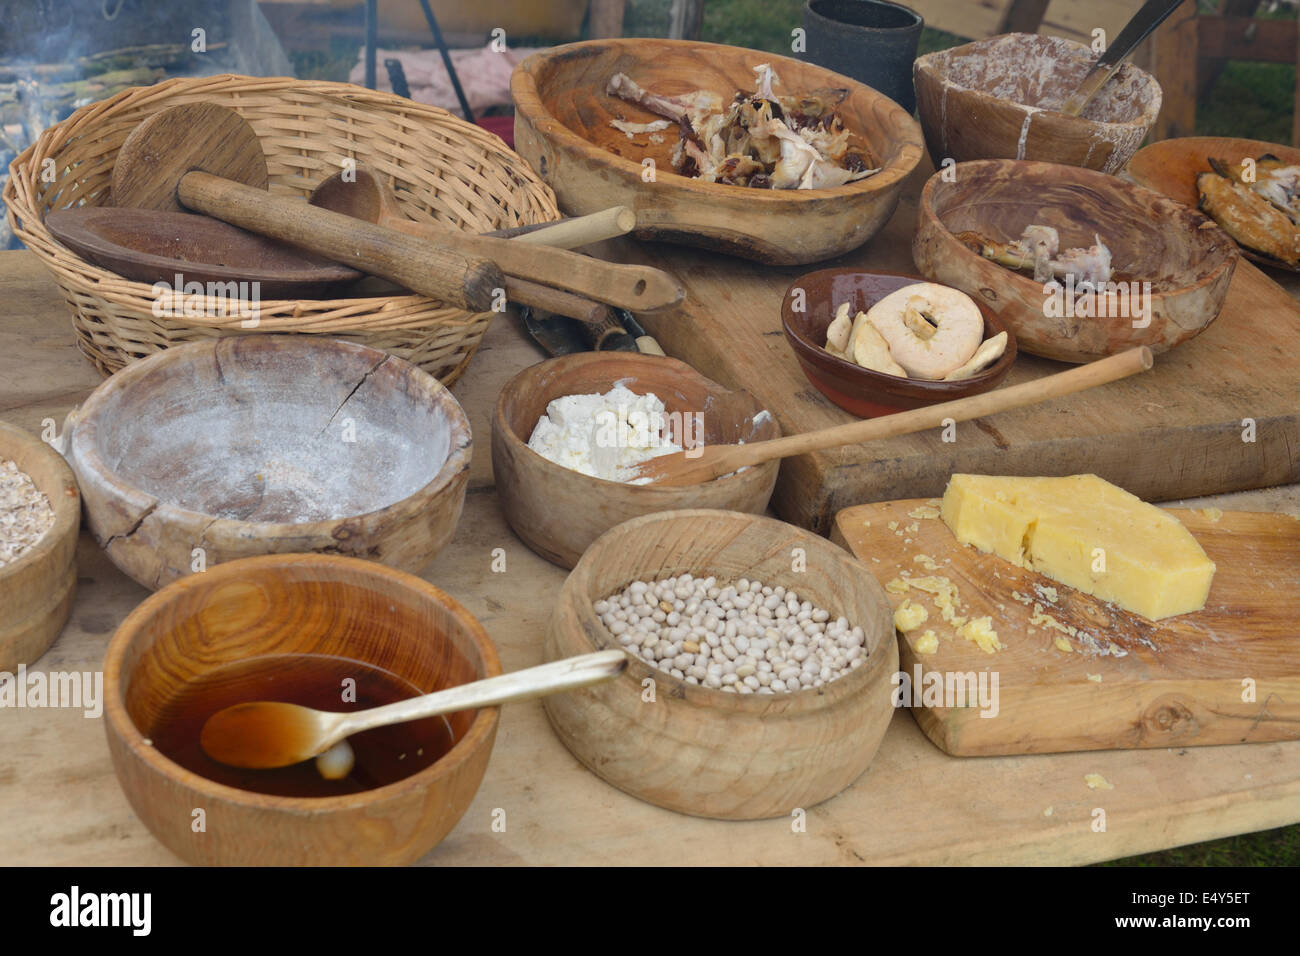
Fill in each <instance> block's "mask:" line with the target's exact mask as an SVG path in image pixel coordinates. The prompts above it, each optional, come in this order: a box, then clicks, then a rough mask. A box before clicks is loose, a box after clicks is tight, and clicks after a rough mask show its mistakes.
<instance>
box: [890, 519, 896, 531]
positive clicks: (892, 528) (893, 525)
mask: <svg viewBox="0 0 1300 956" xmlns="http://www.w3.org/2000/svg"><path fill="white" fill-rule="evenodd" d="M889 530H890V531H897V530H898V522H897V521H891V522H889Z"/></svg>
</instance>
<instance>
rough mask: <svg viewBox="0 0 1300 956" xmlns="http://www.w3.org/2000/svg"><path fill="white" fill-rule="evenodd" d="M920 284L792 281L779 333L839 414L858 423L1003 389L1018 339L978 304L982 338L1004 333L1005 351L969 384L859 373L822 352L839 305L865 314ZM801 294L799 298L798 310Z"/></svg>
mask: <svg viewBox="0 0 1300 956" xmlns="http://www.w3.org/2000/svg"><path fill="white" fill-rule="evenodd" d="M924 281H925V280H924V279H922V278H921V277H920V276H909V275H902V274H900V273H897V272H863V271H861V270H860V269H821V270H818V271H817V272H810V273H808V274H807V275H802V276H800V277H799V278H797V279H795V280H794V282H792V283H791V284H790V288H789V289H787V290H786V293H785V299H784V300H782V302H781V327H782V328H783V329H784V330H785V338H786V341H787V342H789V343H790V348H792V349H793V350H794V354H795V357H796V358H798V359H799V365H800V367H802V368H803V372H804V374H805V375H807V376H808V381H810V382H812V383H813V385H814V386H816V388H817V390H818V391H819V392H821V393H822V394H823V395H825V396H826V397H827V398H829V399H830V400H831V401H832V402H834V403H835V404H836V405H838V406H839V407H840V408H842V409H844V410H845V411H846V412H850V413H851V414H854V415H858V416H860V417H862V418H874V417H876V416H877V415H892V414H893V413H894V412H897V411H902V410H903V409H907V408H920V407H922V406H924V405H934V404H936V403H938V402H951V401H955V400H956V399H959V398H966V397H967V396H969V395H978V394H979V393H980V392H987V391H988V390H989V389H991V388H996V387H997V386H998V385H999V384H1001V382H1002V380H1003V379H1004V378H1006V377H1007V373H1008V372H1010V371H1011V366H1012V365H1014V364H1015V362H1016V337H1015V336H1014V335H1012V334H1011V332H1010V330H1009V329H1007V327H1006V326H1005V325H1004V324H1003V322H1002V320H1001V319H999V318H998V317H997V314H996V313H994V312H993V311H992V310H991V309H989V308H988V306H986V305H983V304H982V303H980V302H979V301H978V300H976V302H975V304H976V305H977V306H978V307H979V310H980V314H981V315H983V317H984V338H985V339H990V338H992V337H993V336H995V335H997V334H998V333H999V332H1006V333H1007V348H1006V351H1005V352H1003V353H1002V356H1001V358H999V359H998V360H997V361H996V362H994V363H993V364H992V365H990V366H989V367H988V368H986V369H985V370H984V371H982V372H980V373H979V374H978V375H972V376H971V377H970V378H964V379H961V380H960V381H957V382H942V381H940V382H934V381H927V380H926V379H921V378H901V377H899V376H897V375H886V374H885V373H884V372H876V371H873V370H871V369H869V368H863V367H862V366H861V365H858V364H857V363H856V362H850V361H849V360H848V359H846V358H840V357H839V356H836V355H832V354H831V353H830V352H827V351H826V348H825V345H826V330H827V329H828V328H829V327H830V324H831V321H832V320H833V319H834V317H835V310H836V309H837V308H839V306H840V305H841V304H842V303H844V302H848V303H850V305H851V309H850V311H849V314H850V315H856V314H857V313H858V312H866V311H868V310H869V309H870V308H871V307H872V306H873V305H875V304H876V303H877V302H879V301H880V300H881V299H883V298H884V297H885V296H887V295H889V294H890V293H891V292H894V291H896V290H898V289H901V288H903V287H904V286H908V285H911V284H912V283H915V282H924ZM799 290H802V292H801V293H800V294H799V298H798V303H799V308H798V309H796V308H795V301H796V293H797V292H799Z"/></svg>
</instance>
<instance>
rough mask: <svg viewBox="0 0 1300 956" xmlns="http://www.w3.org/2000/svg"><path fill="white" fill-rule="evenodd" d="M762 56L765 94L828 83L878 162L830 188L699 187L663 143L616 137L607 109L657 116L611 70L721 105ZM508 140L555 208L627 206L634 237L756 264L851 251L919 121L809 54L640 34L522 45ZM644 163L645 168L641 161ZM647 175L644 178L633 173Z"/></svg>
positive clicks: (903, 170) (886, 204)
mask: <svg viewBox="0 0 1300 956" xmlns="http://www.w3.org/2000/svg"><path fill="white" fill-rule="evenodd" d="M762 63H770V64H772V66H773V68H774V69H775V70H776V72H777V75H778V76H779V77H780V80H781V85H780V86H779V87H778V88H777V92H778V93H783V94H785V93H789V94H794V93H797V92H800V91H804V90H812V89H816V88H824V87H835V88H845V89H848V90H849V94H848V97H847V98H846V99H845V100H844V102H843V103H842V104H841V105H840V108H839V109H840V115H841V116H842V118H843V120H844V125H845V126H846V127H847V128H848V129H849V130H850V131H852V132H853V133H855V134H857V135H858V136H860V137H862V138H863V139H865V140H866V142H867V144H868V145H869V146H870V149H871V152H872V154H873V155H875V157H876V158H877V159H878V160H879V161H880V162H881V164H882V165H883V169H882V171H881V172H879V173H877V174H876V175H874V176H870V177H868V178H867V179H864V180H860V181H858V182H856V183H849V184H848V185H846V186H841V187H839V188H836V189H802V190H785V189H748V188H744V187H738V186H725V185H719V184H716V183H703V182H698V181H696V180H693V179H688V178H686V177H684V176H679V175H677V174H676V173H674V172H673V171H672V170H673V166H672V159H671V154H672V151H673V147H674V144H675V142H676V139H677V134H676V132H675V130H673V129H672V128H669V129H668V130H666V131H665V132H664V133H663V134H662V139H663V142H662V143H654V142H652V141H650V139H649V137H647V136H645V135H641V136H637V137H635V138H634V139H633V140H629V139H628V138H627V136H626V135H625V134H623V133H621V132H619V131H618V130H616V129H614V128H613V127H611V126H610V125H609V121H610V120H611V119H618V118H620V117H622V118H625V119H627V120H629V121H631V122H649V121H651V120H654V119H657V117H655V116H653V115H652V114H650V113H648V112H647V111H645V110H643V109H641V108H640V107H639V106H636V105H634V104H631V103H626V102H624V101H622V100H620V99H617V98H615V97H611V96H609V95H607V94H606V93H605V85H606V83H607V82H608V80H609V78H610V77H611V76H613V75H614V74H615V73H620V72H621V73H626V74H627V75H628V76H630V77H631V78H632V79H633V80H635V81H636V82H637V83H639V84H640V85H641V86H642V87H644V88H646V89H648V90H651V91H653V92H657V93H665V94H670V95H671V94H675V93H683V92H686V91H689V90H696V89H707V90H713V91H716V92H718V93H721V94H723V95H724V97H725V102H730V99H731V96H732V95H733V94H734V93H735V92H736V90H738V89H742V90H752V89H753V88H754V67H756V66H758V65H759V64H762ZM510 91H511V93H512V95H513V96H514V101H515V148H516V149H517V150H518V151H519V152H520V154H521V155H523V156H524V158H525V159H527V160H528V161H529V162H530V163H531V164H532V166H533V168H534V169H536V170H537V171H538V172H539V173H540V174H541V176H542V178H543V179H544V180H546V182H547V183H548V184H549V185H550V186H551V188H552V189H554V190H555V196H556V200H557V201H558V202H559V205H560V207H561V208H562V209H563V210H564V211H565V212H567V213H570V214H580V213H589V212H595V211H597V210H599V209H604V208H606V207H608V206H615V205H624V206H630V207H632V208H633V209H634V210H635V211H636V214H637V229H636V232H635V235H636V236H637V237H638V238H640V239H657V240H662V241H665V242H676V243H683V244H685V245H692V246H699V247H701V248H705V249H711V250H714V251H717V252H725V253H728V254H730V255H736V256H743V257H744V258H746V259H756V260H758V261H759V262H768V263H777V264H785V265H790V264H800V263H805V262H816V261H818V260H821V259H827V258H830V257H831V256H836V255H839V254H840V253H843V252H847V251H848V250H850V249H854V248H856V247H858V246H860V245H862V244H863V243H864V242H866V241H867V240H868V239H870V238H871V237H872V236H873V235H875V234H876V232H877V230H879V229H880V228H881V227H882V226H883V225H884V224H885V223H886V222H887V221H888V220H889V217H890V216H891V215H893V213H894V209H895V207H896V206H897V205H898V199H899V195H900V192H901V190H902V186H903V180H904V178H905V177H906V176H907V174H908V173H910V172H911V171H912V169H913V168H914V167H915V166H916V164H917V162H918V161H919V160H920V158H921V149H922V145H921V129H920V127H919V126H917V124H916V122H915V121H914V120H913V119H912V117H911V116H909V115H908V114H907V113H906V112H904V110H903V109H902V107H900V106H899V105H898V104H897V103H895V102H894V101H893V100H891V99H889V98H888V97H886V96H885V95H884V94H882V93H878V92H876V91H875V90H873V89H871V88H870V87H867V86H863V85H862V84H861V83H858V82H857V81H856V80H853V79H850V78H849V77H847V76H843V75H841V74H839V73H832V72H830V71H829V70H825V69H823V68H821V67H819V66H815V65H813V64H811V63H802V62H800V61H799V60H793V59H790V58H789V57H784V56H775V55H773V54H771V53H761V52H759V51H756V50H742V49H738V48H736V47H729V46H719V45H716V44H712V43H695V42H688V41H683V40H654V39H646V38H636V39H623V40H590V41H587V42H585V43H571V44H568V45H566V46H561V47H557V48H555V49H553V50H548V51H546V52H544V53H538V54H534V55H533V56H531V57H529V58H528V59H527V60H525V61H524V62H523V63H521V64H520V65H519V66H518V67H517V68H516V69H515V73H514V76H513V77H512V78H511V82H510ZM646 159H650V160H653V161H654V171H653V172H654V175H653V177H649V176H648V174H647V171H646V167H645V166H643V165H642V162H643V160H646ZM647 179H649V181H647Z"/></svg>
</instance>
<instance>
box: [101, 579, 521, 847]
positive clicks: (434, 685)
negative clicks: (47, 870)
mask: <svg viewBox="0 0 1300 956" xmlns="http://www.w3.org/2000/svg"><path fill="white" fill-rule="evenodd" d="M500 673H501V665H500V662H499V661H498V659H497V654H496V649H495V648H494V647H493V645H492V642H491V640H490V639H489V638H488V635H487V632H486V631H484V629H483V626H482V625H481V624H480V623H479V622H478V621H477V620H476V619H475V618H474V617H473V616H472V615H471V614H469V612H467V611H466V610H465V609H464V608H463V607H461V605H460V604H458V603H457V602H456V601H455V600H454V599H452V598H451V597H449V596H448V595H447V594H445V593H443V592H442V591H440V590H439V589H438V588H436V587H434V586H433V585H431V584H428V583H427V582H425V581H423V580H421V579H419V578H417V577H414V576H412V575H409V574H406V573H404V572H402V571H397V570H394V569H392V568H388V567H384V566H383V565H379V564H376V563H374V562H370V561H363V560H360V559H356V558H346V557H338V556H333V555H306V554H302V555H297V554H294V555H267V556H262V557H255V558H245V559H241V560H238V561H231V562H229V563H226V564H221V565H218V566H216V567H214V568H211V569H209V570H208V571H206V572H205V573H203V574H196V575H192V576H190V577H187V578H183V579H181V580H179V581H176V582H174V583H172V584H170V585H168V586H167V587H165V588H163V589H162V590H160V591H158V592H157V593H155V594H153V595H151V596H150V597H149V598H148V599H146V600H145V601H144V602H143V603H142V604H141V605H140V606H139V607H137V608H136V609H135V610H134V611H133V612H132V613H131V614H130V615H129V616H128V617H127V619H126V620H125V621H123V622H122V625H121V627H119V628H118V630H117V632H116V634H114V636H113V639H112V640H111V641H110V643H109V646H108V653H107V656H106V658H105V661H104V698H105V702H104V713H105V727H106V731H107V735H108V745H109V752H110V753H111V755H112V758H113V767H114V770H115V771H116V772H117V777H118V781H119V783H120V784H121V786H122V789H123V791H124V792H125V793H126V796H127V799H128V800H129V801H130V803H131V806H132V808H133V809H134V810H135V812H136V815H137V816H138V817H139V818H140V819H141V821H142V822H143V823H144V824H145V826H147V827H148V828H149V830H150V832H152V833H153V834H154V836H155V837H157V838H158V840H159V841H160V842H161V843H162V844H163V845H164V846H166V847H167V848H168V849H170V850H171V851H172V852H173V853H175V854H176V855H177V856H179V857H181V858H182V859H184V860H186V861H188V862H190V863H197V864H211V865H236V866H247V865H269V866H303V865H322V866H336V865H363V866H377V865H396V864H407V863H412V862H414V861H415V860H418V859H420V858H421V857H422V856H424V855H425V854H426V853H428V852H429V850H431V849H432V848H433V847H434V846H435V845H437V843H438V842H439V841H440V840H442V838H443V837H445V836H446V835H447V834H448V833H449V832H450V831H451V829H452V828H453V827H454V826H455V825H456V822H457V821H458V820H459V819H460V817H461V815H462V814H463V813H464V812H465V810H466V808H467V807H468V806H469V804H470V801H472V800H473V798H474V794H475V792H476V791H477V790H478V786H479V783H480V781H481V780H482V778H483V772H484V770H485V769H486V767H487V762H488V758H489V756H490V755H491V752H492V744H493V741H494V740H495V738H496V730H497V718H498V710H497V708H484V709H481V710H478V711H467V712H461V713H456V714H450V715H447V717H446V718H443V717H434V718H429V719H427V720H420V721H412V722H409V723H406V724H398V725H394V726H391V727H384V728H377V729H375V730H371V731H367V732H365V733H362V734H356V735H354V736H352V737H351V738H349V742H350V744H351V745H352V749H353V752H354V754H355V758H356V760H355V765H354V766H353V769H352V771H351V772H350V773H349V774H348V775H347V776H346V777H344V778H342V779H340V780H326V779H325V778H324V777H323V776H321V774H320V772H319V771H318V770H317V769H316V766H315V763H314V762H310V761H309V762H307V763H304V764H298V765H295V766H292V767H284V768H279V769H275V770H248V769H237V768H234V767H228V766H225V765H223V764H219V763H217V762H216V761H214V760H212V759H211V758H209V757H208V756H207V755H206V754H205V753H203V751H202V748H201V747H200V746H199V733H200V730H201V729H202V727H203V724H204V723H205V722H206V721H207V719H208V717H210V716H211V715H212V714H214V713H216V712H217V711H219V710H221V709H223V708H225V707H228V706H231V705H233V704H236V703H241V702H244V701H252V700H282V701H288V702H291V703H297V704H301V705H304V706H308V707H316V708H318V709H322V710H332V711H352V710H361V709H364V708H367V707H377V706H381V705H383V704H386V703H391V702H393V701H395V700H400V699H403V698H406V697H413V696H416V695H419V694H427V693H431V692H433V691H437V690H442V689H445V688H447V687H452V686H456V685H459V684H464V683H468V682H470V681H474V680H481V679H483V678H487V677H493V676H495V675H497V674H500Z"/></svg>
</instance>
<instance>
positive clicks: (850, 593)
mask: <svg viewBox="0 0 1300 956" xmlns="http://www.w3.org/2000/svg"><path fill="white" fill-rule="evenodd" d="M800 555H802V560H800ZM792 559H793V560H792ZM684 573H689V574H691V575H694V576H695V577H709V576H713V577H716V578H717V581H718V586H719V587H721V586H723V584H724V583H727V584H732V583H735V582H736V581H737V579H739V578H747V579H749V580H751V581H760V582H762V584H764V585H767V586H770V587H773V588H775V587H777V586H783V587H785V588H788V589H789V590H790V591H793V592H796V593H797V594H798V596H799V598H800V599H801V600H807V601H809V602H811V603H812V604H813V605H815V606H816V607H818V608H821V609H824V610H826V611H828V612H829V613H830V615H831V620H835V619H836V618H838V617H841V616H842V617H844V618H845V619H847V621H848V623H849V624H850V625H852V626H856V627H860V628H862V630H863V631H864V632H865V642H864V644H863V647H865V648H866V651H867V655H866V658H865V662H864V663H863V664H862V665H861V666H858V667H856V668H853V669H851V670H849V671H848V672H847V673H846V674H844V675H843V676H841V677H838V678H836V679H833V680H830V681H828V682H826V683H825V684H822V685H821V686H811V687H808V688H805V689H800V690H797V691H794V692H792V693H791V692H785V693H772V694H767V693H750V694H742V693H729V692H726V691H723V690H720V689H715V688H712V687H708V686H706V685H704V684H699V683H690V682H689V681H686V680H683V679H679V678H677V677H675V676H674V675H672V674H671V673H669V672H667V671H663V670H660V669H658V668H656V667H653V666H652V665H651V664H649V663H648V662H647V661H645V660H643V659H642V657H641V656H639V655H638V654H637V653H634V652H633V648H631V647H624V650H625V651H628V652H629V653H630V656H631V660H630V661H629V662H628V666H627V668H626V669H625V670H624V671H623V673H622V674H620V675H619V676H618V677H616V678H615V679H614V680H612V681H607V682H606V683H604V684H601V685H597V686H593V687H588V688H584V689H582V690H579V691H576V692H574V693H572V694H562V695H556V696H552V697H549V698H547V699H546V700H545V701H543V707H544V708H545V709H546V713H547V716H548V717H549V718H550V720H551V726H552V727H553V728H554V729H555V732H556V734H557V735H558V736H559V738H560V740H561V741H562V742H563V743H564V745H565V746H566V747H568V748H569V750H570V751H571V752H572V753H573V755H574V756H575V757H577V758H578V759H579V760H580V761H582V763H583V764H585V765H586V767H587V768H588V769H589V770H591V771H592V772H593V773H595V774H596V775H597V776H599V777H601V778H602V779H604V780H605V781H606V782H608V783H610V784H612V785H614V786H615V787H618V788H619V789H620V790H623V791H625V792H627V793H630V794H632V795H633V796H635V797H639V798H640V799H642V800H646V801H648V802H650V803H653V804H657V805H658V806H661V807H667V808H668V809H670V810H677V811H679V812H681V813H688V814H692V815H695V816H702V817H715V818H720V819H728V820H754V819H760V818H766V817H774V816H785V817H787V818H788V817H789V815H790V813H791V811H792V810H794V809H796V808H799V807H803V808H807V807H811V806H813V805H814V804H817V803H820V802H821V801H823V800H828V799H830V798H831V797H833V796H835V795H836V794H837V793H839V792H840V791H841V790H843V789H844V788H845V787H847V786H849V785H850V784H851V783H853V781H854V780H856V779H857V778H858V777H859V776H861V775H862V773H863V772H864V771H865V770H866V769H867V767H868V766H869V765H870V763H871V760H872V758H873V757H874V756H875V753H876V749H877V748H878V747H879V746H880V741H881V739H882V738H883V737H884V735H885V730H886V728H887V727H888V726H889V720H890V717H892V716H893V712H894V707H893V703H892V700H891V688H892V678H893V675H894V674H895V673H896V672H897V671H898V642H897V640H896V638H895V635H894V619H893V612H892V610H891V608H890V605H889V600H888V598H887V597H886V596H885V592H884V590H883V589H882V588H881V586H880V584H879V583H878V582H877V581H876V579H875V578H874V577H873V576H872V574H871V571H870V570H869V569H868V568H867V567H866V566H865V565H863V564H862V563H861V562H859V561H858V560H856V559H855V558H854V557H853V556H852V555H850V554H849V553H848V552H847V551H845V550H843V549H842V548H839V547H837V546H836V545H833V544H831V543H830V542H829V541H827V540H826V539H825V538H821V537H819V536H817V535H815V534H813V533H811V532H809V531H804V530H802V529H800V528H796V527H794V526H793V525H788V524H785V523H784V522H781V521H777V520H775V519H773V518H766V517H762V516H760V515H750V514H737V513H735V512H726V511H697V510H691V511H673V512H667V513H664V514H656V515H646V516H645V517H641V518H636V519H634V520H632V521H628V522H625V523H623V524H621V525H619V526H618V527H617V528H614V529H612V530H611V531H609V532H608V533H607V534H605V535H603V536H602V537H601V538H600V540H598V541H597V542H596V543H595V544H594V545H592V547H591V549H590V550H589V551H588V552H587V553H586V554H585V555H583V557H582V560H581V561H579V562H578V564H577V566H576V567H575V568H574V569H573V571H572V573H571V574H570V575H569V577H568V579H567V580H566V581H565V582H564V587H563V588H562V589H561V591H560V596H559V601H558V603H557V605H556V609H555V613H554V615H553V616H552V618H551V625H550V629H549V630H548V631H547V635H546V644H545V652H546V657H547V659H548V660H553V659H557V658H560V657H565V656H568V655H570V654H575V653H582V652H585V651H593V650H598V649H605V648H611V647H620V646H622V645H621V643H620V640H619V638H617V637H615V636H614V634H613V633H611V632H610V630H609V629H608V628H606V627H605V625H604V623H602V621H601V619H600V616H599V615H598V614H597V612H596V610H595V602H597V601H601V600H605V599H606V598H609V597H610V596H611V595H613V594H616V593H618V592H620V591H622V590H623V589H624V588H626V587H628V586H629V585H630V584H631V583H632V582H634V581H644V582H654V581H658V580H663V579H664V578H669V577H676V576H677V575H680V574H684ZM637 650H639V648H637ZM648 688H653V691H654V693H653V700H650V699H648V698H647V696H646V691H647V689H648Z"/></svg>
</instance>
